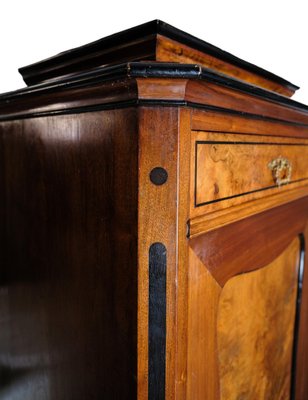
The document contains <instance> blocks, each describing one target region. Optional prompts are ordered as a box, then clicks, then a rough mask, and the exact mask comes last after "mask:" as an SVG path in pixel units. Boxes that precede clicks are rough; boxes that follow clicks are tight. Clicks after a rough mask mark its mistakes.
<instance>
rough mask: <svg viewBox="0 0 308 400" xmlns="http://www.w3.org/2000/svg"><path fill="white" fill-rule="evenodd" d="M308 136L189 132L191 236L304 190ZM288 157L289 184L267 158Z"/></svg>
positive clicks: (242, 216) (285, 200)
mask: <svg viewBox="0 0 308 400" xmlns="http://www.w3.org/2000/svg"><path fill="white" fill-rule="evenodd" d="M307 149H308V141H307V139H299V138H286V137H280V138H278V137H276V136H272V137H269V136H266V135H256V134H255V135H252V134H251V135H248V134H246V135H243V134H240V133H229V132H223V133H220V132H206V131H192V143H191V157H192V159H191V178H190V182H191V184H190V191H191V194H190V202H191V204H190V222H189V225H190V235H191V236H194V235H198V234H200V233H202V232H205V231H209V230H212V229H214V228H215V227H219V226H223V225H225V224H227V223H230V222H232V221H235V220H237V219H242V218H244V217H247V216H250V215H253V214H255V213H257V212H262V211H263V210H266V209H269V208H272V207H275V206H278V205H281V204H284V203H286V202H289V201H292V200H296V199H297V198H300V197H303V196H306V195H307V190H308V185H307V182H308V181H307V179H305V177H307V176H308V175H307V168H308V164H307V159H308V158H307V157H306V152H307V151H308V150H307ZM281 157H283V158H286V159H287V160H288V161H289V163H290V167H291V177H290V183H288V184H285V185H281V186H278V185H277V183H276V181H275V177H274V174H273V171H272V170H271V169H270V168H269V163H270V162H271V161H273V160H275V159H279V158H281Z"/></svg>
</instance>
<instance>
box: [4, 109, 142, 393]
mask: <svg viewBox="0 0 308 400" xmlns="http://www.w3.org/2000/svg"><path fill="white" fill-rule="evenodd" d="M0 134H1V182H2V184H3V185H5V190H3V186H2V189H1V205H2V206H3V207H4V209H2V207H1V212H2V214H1V217H2V218H1V232H2V233H4V234H5V240H3V241H2V242H1V257H2V259H1V261H2V262H1V330H0V343H1V345H0V346H1V347H0V362H1V392H0V393H1V398H2V399H11V398H14V399H23V400H47V399H48V400H62V399H63V400H68V399H74V400H75V399H76V400H77V399H80V400H84V399H93V400H94V399H101V398H119V399H120V398H135V397H136V368H137V353H136V348H137V332H136V330H137V327H136V326H137V322H136V321H137V286H136V284H137V270H136V266H137V260H136V255H137V225H136V224H137V208H136V204H137V203H136V202H137V177H136V174H137V141H136V134H137V129H136V113H135V110H134V109H128V110H125V111H120V110H118V111H108V112H97V113H92V114H83V115H74V116H61V117H57V118H51V117H50V118H39V119H35V120H26V121H16V122H12V123H11V122H9V123H6V124H2V125H1V126H0ZM3 211H4V212H3ZM2 377H3V378H2Z"/></svg>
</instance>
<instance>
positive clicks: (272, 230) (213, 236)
mask: <svg viewBox="0 0 308 400" xmlns="http://www.w3.org/2000/svg"><path fill="white" fill-rule="evenodd" d="M307 218H308V207H307V197H304V198H303V199H300V200H297V201H294V202H292V203H289V204H287V205H284V206H281V207H276V208H274V209H272V210H269V211H266V212H263V213H260V214H257V215H255V216H253V217H250V218H247V219H244V220H242V221H239V222H235V223H233V224H230V225H227V226H224V227H222V228H220V229H217V230H214V231H211V232H208V233H207V234H204V235H201V236H198V237H197V238H195V239H192V240H191V241H190V246H191V247H192V248H193V250H194V252H195V253H196V254H197V256H198V257H199V258H200V259H201V260H202V262H203V263H204V264H205V265H206V266H207V268H208V270H209V271H210V272H211V274H212V275H213V276H214V277H215V279H216V281H217V282H218V283H219V284H220V286H223V285H224V284H225V283H226V282H227V281H228V279H230V278H231V277H232V276H234V275H237V274H241V273H244V272H248V271H253V270H255V269H258V268H261V267H262V266H264V265H267V264H269V263H270V262H271V261H272V260H273V259H274V258H276V257H277V256H278V255H279V254H280V253H281V252H282V251H283V249H284V248H285V247H286V246H287V245H288V243H290V241H291V240H292V239H293V238H294V237H295V236H296V235H299V234H300V233H301V232H303V230H304V227H305V223H306V221H307Z"/></svg>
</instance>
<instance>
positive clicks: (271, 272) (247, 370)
mask: <svg viewBox="0 0 308 400" xmlns="http://www.w3.org/2000/svg"><path fill="white" fill-rule="evenodd" d="M299 255H300V244H299V239H298V238H296V239H294V240H293V242H292V243H291V244H290V245H289V246H288V248H287V249H286V250H285V251H284V252H283V253H282V254H281V255H280V256H279V257H278V258H276V259H275V260H274V261H273V262H272V263H270V264H269V265H268V266H266V267H264V268H261V269H259V270H257V271H254V272H250V273H246V274H241V275H237V276H235V277H233V278H231V279H230V280H229V281H228V282H227V283H226V285H225V286H224V288H223V289H222V292H221V295H220V299H219V305H218V316H217V347H218V358H219V375H220V379H219V381H220V393H221V396H220V398H221V400H233V399H234V400H236V399H243V400H244V399H259V400H261V399H268V400H274V399H289V398H290V390H291V366H292V350H293V338H294V322H295V310H296V297H297V282H298V266H299Z"/></svg>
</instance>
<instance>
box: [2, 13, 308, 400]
mask: <svg viewBox="0 0 308 400" xmlns="http://www.w3.org/2000/svg"><path fill="white" fill-rule="evenodd" d="M20 72H21V73H22V75H23V77H24V80H25V82H26V83H27V84H28V87H26V88H24V89H21V90H18V91H16V92H12V93H7V94H4V95H1V97H0V137H1V140H0V163H1V169H0V210H1V212H0V218H1V219H0V220H1V225H0V226H1V229H0V237H1V251H0V261H1V269H0V272H1V291H0V315H1V329H0V368H1V369H0V372H1V377H2V376H3V379H2V378H1V388H0V391H1V398H3V399H4V400H5V399H9V398H11V396H14V399H15V398H16V399H17V398H18V399H19V398H22V399H23V400H28V399H31V400H68V399H74V400H79V399H80V400H85V399H93V400H94V399H102V398H104V399H138V400H145V399H148V400H163V399H166V400H172V399H174V400H239V399H241V400H282V399H284V400H305V399H306V398H307V393H308V378H307V376H308V348H307V347H308V340H307V334H308V274H307V273H306V271H305V266H307V259H306V257H305V242H306V241H307V235H308V228H307V226H308V225H307V223H308V107H307V106H305V105H302V104H299V103H297V102H296V101H294V100H292V99H291V98H290V97H291V96H292V94H293V93H294V92H295V90H296V89H298V88H297V87H296V86H295V85H293V84H291V83H290V82H287V81H286V80H284V79H282V78H280V77H278V76H276V75H274V74H272V73H270V72H267V71H265V70H263V69H261V68H258V67H256V66H254V65H252V64H249V63H247V62H245V61H242V60H240V59H238V58H236V57H234V56H232V55H231V54H229V53H226V52H223V51H222V50H220V49H218V48H216V47H214V46H212V45H210V44H208V43H206V42H203V41H202V40H200V39H197V38H195V37H192V36H190V35H188V34H186V33H184V32H181V31H179V30H177V29H176V28H173V27H171V26H169V25H167V24H165V23H163V22H161V21H153V22H150V23H147V24H144V25H142V26H139V27H135V28H132V29H130V30H128V31H125V32H121V33H119V34H116V35H112V36H110V37H107V38H104V39H101V40H99V41H97V42H94V43H91V44H89V45H87V46H84V47H80V48H77V49H73V50H70V51H68V52H64V53H61V54H59V55H57V56H55V57H52V58H50V59H48V60H44V61H41V62H39V63H36V64H34V65H31V66H28V67H24V68H21V69H20Z"/></svg>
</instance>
